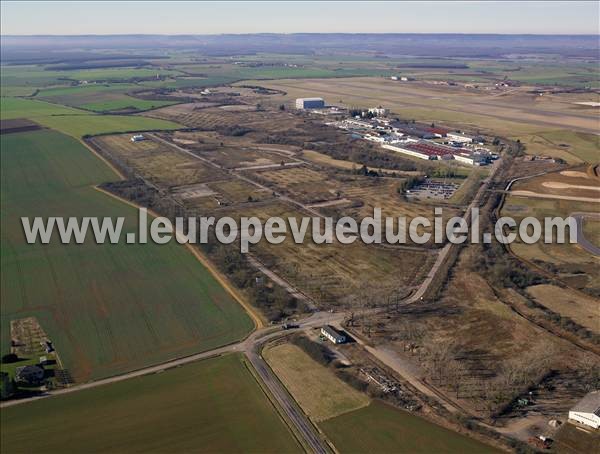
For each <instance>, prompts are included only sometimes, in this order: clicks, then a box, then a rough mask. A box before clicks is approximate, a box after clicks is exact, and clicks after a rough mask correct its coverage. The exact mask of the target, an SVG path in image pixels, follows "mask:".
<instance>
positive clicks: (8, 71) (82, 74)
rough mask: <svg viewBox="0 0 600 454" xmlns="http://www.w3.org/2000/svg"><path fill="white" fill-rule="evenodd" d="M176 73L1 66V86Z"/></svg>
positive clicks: (40, 85)
mask: <svg viewBox="0 0 600 454" xmlns="http://www.w3.org/2000/svg"><path fill="white" fill-rule="evenodd" d="M157 74H159V75H160V76H174V75H178V74H179V71H176V70H168V69H161V68H126V67H123V68H97V69H78V70H57V69H49V70H46V69H45V68H44V67H43V66H38V65H18V66H3V67H2V85H3V86H22V87H37V88H42V87H46V86H51V85H70V84H71V83H73V82H74V81H84V80H87V81H89V82H92V81H97V80H98V81H101V80H110V81H128V80H130V79H139V78H151V77H156V75H157Z"/></svg>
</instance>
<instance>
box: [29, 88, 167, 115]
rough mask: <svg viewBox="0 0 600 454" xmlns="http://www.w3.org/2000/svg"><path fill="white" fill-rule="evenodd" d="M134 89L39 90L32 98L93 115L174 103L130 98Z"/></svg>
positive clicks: (142, 109) (141, 109)
mask: <svg viewBox="0 0 600 454" xmlns="http://www.w3.org/2000/svg"><path fill="white" fill-rule="evenodd" d="M136 90H137V91H140V87H139V86H137V85H134V84H88V85H79V86H76V87H66V88H62V87H59V88H47V89H43V90H40V91H39V92H38V93H37V95H36V96H35V99H42V100H45V101H49V102H52V103H55V104H62V105H66V106H71V107H76V108H80V109H84V110H91V111H96V112H119V111H123V112H125V111H127V112H139V111H144V110H150V109H156V108H158V107H164V106H167V105H171V104H173V103H174V102H173V101H159V100H148V99H140V98H136V97H134V96H131V95H130V93H134V92H135V91H136Z"/></svg>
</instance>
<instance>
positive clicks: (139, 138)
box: [131, 134, 146, 142]
mask: <svg viewBox="0 0 600 454" xmlns="http://www.w3.org/2000/svg"><path fill="white" fill-rule="evenodd" d="M145 139H146V138H145V137H144V136H143V135H142V134H136V135H135V136H131V141H132V142H140V141H142V140H145Z"/></svg>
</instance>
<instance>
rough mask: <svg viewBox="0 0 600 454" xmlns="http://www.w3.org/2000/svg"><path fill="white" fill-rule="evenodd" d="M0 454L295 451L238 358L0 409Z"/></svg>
mask: <svg viewBox="0 0 600 454" xmlns="http://www.w3.org/2000/svg"><path fill="white" fill-rule="evenodd" d="M1 446H2V452H13V453H17V452H41V451H43V452H47V453H60V452H90V451H93V452H114V450H115V447H116V446H118V449H119V450H120V451H127V452H133V451H135V452H141V451H144V452H159V451H164V450H168V451H170V452H189V451H194V452H261V453H281V452H286V453H293V452H301V451H302V449H301V447H300V445H299V444H298V443H297V442H296V440H295V439H294V436H293V435H292V433H291V431H290V430H289V429H288V428H287V426H286V425H285V424H284V422H283V421H282V420H281V419H280V417H279V416H278V414H277V412H276V410H275V409H274V408H273V406H272V404H271V403H270V402H269V400H268V399H267V397H266V396H265V394H264V393H263V391H262V390H261V388H260V386H259V385H258V383H257V382H256V380H255V378H254V376H253V375H252V373H251V372H250V371H249V366H248V365H247V364H246V362H245V360H244V359H243V358H242V357H241V356H239V355H233V354H232V355H226V356H221V357H217V358H213V359H207V360H204V361H200V362H196V363H191V364H188V365H185V366H183V367H179V368H175V369H170V370H166V371H164V372H163V373H159V374H153V375H146V376H143V377H138V378H134V379H129V380H125V381H121V382H119V383H114V384H111V385H108V386H103V387H100V388H95V389H90V390H84V391H79V392H76V393H73V394H68V395H65V396H57V397H52V398H49V399H43V400H40V401H37V402H32V403H29V404H28V405H20V406H16V407H12V408H7V409H3V410H2V441H1Z"/></svg>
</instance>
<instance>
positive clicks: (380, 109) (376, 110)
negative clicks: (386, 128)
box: [369, 106, 390, 117]
mask: <svg viewBox="0 0 600 454" xmlns="http://www.w3.org/2000/svg"><path fill="white" fill-rule="evenodd" d="M389 112H390V110H389V109H385V108H383V107H381V106H379V107H371V108H370V109H369V113H372V114H373V115H381V116H382V117H383V116H385V115H387V114H388V113H389Z"/></svg>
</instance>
